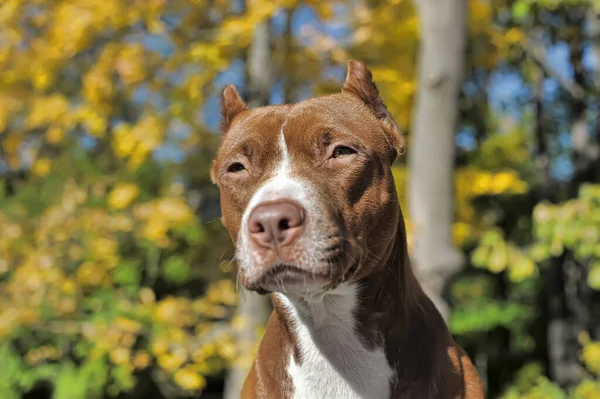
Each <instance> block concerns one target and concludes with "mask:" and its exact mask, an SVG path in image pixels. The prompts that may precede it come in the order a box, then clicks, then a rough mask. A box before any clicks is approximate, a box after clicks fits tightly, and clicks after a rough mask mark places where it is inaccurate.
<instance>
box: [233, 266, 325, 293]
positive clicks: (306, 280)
mask: <svg viewBox="0 0 600 399" xmlns="http://www.w3.org/2000/svg"><path fill="white" fill-rule="evenodd" d="M241 280H242V283H243V285H244V287H245V288H246V289H247V290H248V291H254V292H257V293H259V294H267V293H270V292H278V293H282V294H295V295H305V294H314V293H317V292H321V291H323V290H325V289H326V288H327V287H328V286H330V285H331V284H332V282H333V280H334V278H333V273H331V272H318V271H316V270H309V269H305V268H301V267H299V266H296V265H293V264H276V265H273V266H271V267H269V268H268V269H267V270H266V272H264V273H262V274H261V275H259V276H256V277H254V278H248V276H245V277H243V278H242V279H241Z"/></svg>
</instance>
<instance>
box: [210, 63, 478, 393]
mask: <svg viewBox="0 0 600 399" xmlns="http://www.w3.org/2000/svg"><path fill="white" fill-rule="evenodd" d="M221 100H222V107H221V113H222V124H221V131H222V140H221V144H220V147H219V150H218V152H217V156H216V159H215V160H214V163H213V167H212V170H211V176H212V179H213V182H214V183H216V184H217V185H218V187H219V190H220V195H221V210H222V222H223V224H224V226H225V227H226V229H227V230H228V231H229V234H230V236H231V238H232V240H233V242H234V243H236V259H237V262H238V266H239V270H238V278H239V280H240V282H241V283H242V284H243V286H244V287H245V288H246V289H247V290H249V291H255V292H257V293H259V294H270V295H271V299H272V302H273V308H274V311H273V314H272V315H271V317H270V319H269V321H268V324H267V327H266V330H265V334H264V337H263V340H262V342H261V344H260V347H259V350H258V355H257V358H256V360H255V362H254V364H253V366H252V369H251V371H250V373H249V375H248V377H247V379H246V381H245V383H244V386H243V389H242V394H241V396H242V398H244V399H246V398H261V399H264V398H277V399H281V398H290V399H301V398H304V399H317V398H373V399H380V398H406V399H428V398H432V399H433V398H442V399H446V398H447V399H456V398H465V399H480V398H484V393H483V388H482V384H481V380H480V378H479V376H478V374H477V372H476V370H475V367H474V366H473V364H472V362H471V361H470V359H469V358H468V356H467V355H466V354H465V352H464V351H463V350H462V348H460V347H459V346H458V345H457V344H456V343H455V342H454V340H453V338H452V337H451V335H450V333H449V331H448V328H447V326H446V324H445V322H444V320H443V319H442V317H441V316H440V314H439V312H438V311H437V310H436V308H435V307H434V305H433V304H432V302H431V301H430V300H429V298H428V297H427V296H426V295H425V294H424V292H423V290H422V288H421V286H420V285H419V283H418V282H417V280H416V278H415V276H414V274H413V272H412V270H411V266H410V262H409V257H408V252H407V243H406V231H405V225H404V220H403V217H402V212H401V209H400V205H399V202H398V198H397V194H396V189H395V186H394V180H393V177H392V171H391V166H392V163H393V162H394V160H395V159H396V158H397V156H398V155H400V154H401V153H402V150H403V147H404V141H403V138H402V135H401V134H400V133H399V131H398V128H397V126H396V124H395V123H394V121H393V119H392V117H391V116H390V114H389V112H388V110H387V108H386V106H385V105H384V103H383V101H382V99H381V97H380V95H379V92H378V89H377V86H376V85H375V83H374V82H373V79H372V75H371V72H370V71H369V70H368V68H367V66H366V65H365V64H364V63H362V62H359V61H350V62H349V63H348V72H347V76H346V80H345V83H344V85H343V88H342V90H341V92H340V93H337V94H333V95H327V96H319V97H313V98H310V99H307V100H304V101H302V102H299V103H296V104H286V105H273V106H265V107H258V108H256V109H248V107H247V106H246V104H245V103H244V101H243V100H242V99H241V98H240V96H239V94H238V92H237V91H236V89H235V88H234V87H233V86H228V87H226V88H225V89H224V90H223V93H222V96H221Z"/></svg>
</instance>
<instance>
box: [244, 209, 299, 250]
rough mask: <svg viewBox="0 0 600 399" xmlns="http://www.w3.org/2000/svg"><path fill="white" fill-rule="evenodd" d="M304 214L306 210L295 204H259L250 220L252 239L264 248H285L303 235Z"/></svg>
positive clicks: (251, 214) (249, 228) (249, 226)
mask: <svg viewBox="0 0 600 399" xmlns="http://www.w3.org/2000/svg"><path fill="white" fill-rule="evenodd" d="M304 213H305V211H304V209H303V208H302V207H300V206H299V205H297V204H295V203H293V202H288V201H278V202H269V203H266V204H262V205H261V204H259V205H258V206H256V207H255V208H254V210H253V211H252V212H251V213H250V217H249V219H248V230H249V233H250V237H251V239H252V240H253V241H254V242H255V243H256V244H257V245H260V246H261V247H263V248H273V247H277V248H280V247H285V246H286V245H289V244H291V243H292V242H294V240H296V239H297V238H298V237H299V236H300V235H301V234H302V232H303V230H304Z"/></svg>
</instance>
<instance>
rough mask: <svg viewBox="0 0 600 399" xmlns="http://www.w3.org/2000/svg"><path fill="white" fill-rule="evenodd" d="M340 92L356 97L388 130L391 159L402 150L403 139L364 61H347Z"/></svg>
mask: <svg viewBox="0 0 600 399" xmlns="http://www.w3.org/2000/svg"><path fill="white" fill-rule="evenodd" d="M342 92H343V93H348V94H352V95H353V96H356V97H358V98H359V99H360V100H361V101H362V102H363V103H365V105H367V106H368V107H369V108H370V109H371V111H372V112H373V114H375V116H376V117H377V119H379V120H380V121H381V122H382V123H383V125H384V126H385V127H386V131H387V132H388V139H389V140H390V145H391V146H392V148H393V150H394V152H395V154H393V157H392V158H393V159H395V158H396V156H397V155H398V154H401V153H402V152H404V139H403V138H402V135H401V134H400V131H399V129H398V126H396V123H395V122H394V120H393V119H392V116H391V115H390V113H389V112H388V110H387V107H386V106H385V104H384V103H383V100H382V99H381V96H380V95H379V90H378V89H377V86H376V85H375V82H373V75H372V74H371V71H369V68H367V65H366V64H365V63H364V62H362V61H354V60H350V61H348V74H347V75H346V82H345V83H344V87H343V88H342ZM393 159H392V161H393Z"/></svg>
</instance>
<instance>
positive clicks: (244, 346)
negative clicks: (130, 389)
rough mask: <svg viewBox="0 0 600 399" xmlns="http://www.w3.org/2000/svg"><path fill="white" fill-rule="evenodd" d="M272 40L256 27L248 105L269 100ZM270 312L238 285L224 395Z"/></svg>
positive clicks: (245, 367)
mask: <svg viewBox="0 0 600 399" xmlns="http://www.w3.org/2000/svg"><path fill="white" fill-rule="evenodd" d="M271 63H272V61H271V40H270V32H269V21H268V20H267V21H265V22H263V23H261V24H260V25H259V26H257V27H256V30H255V32H254V38H253V40H252V44H251V46H250V48H249V50H248V59H247V74H248V80H247V91H246V93H245V97H246V99H247V101H248V106H249V107H250V108H255V107H260V106H264V105H268V104H269V98H270V95H271V86H272V83H273V74H272V68H271ZM270 314H271V303H270V300H269V297H268V296H260V295H258V294H256V293H254V292H248V291H245V290H244V289H243V288H242V287H240V292H239V300H238V307H237V311H236V318H237V319H238V320H240V321H241V323H239V325H238V326H236V327H235V329H236V331H235V333H236V344H237V346H238V348H239V351H240V356H239V359H238V361H237V362H236V363H235V364H234V365H233V366H232V367H231V368H230V369H229V371H228V374H227V377H226V380H225V392H224V394H223V398H224V399H239V397H240V392H241V390H242V386H243V384H244V381H245V379H246V376H247V375H248V371H249V369H250V367H251V365H252V361H253V359H254V350H255V348H256V344H257V342H258V340H259V339H260V338H261V336H260V335H259V331H260V330H261V329H262V328H263V327H264V326H265V325H266V323H267V320H268V318H269V315H270Z"/></svg>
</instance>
